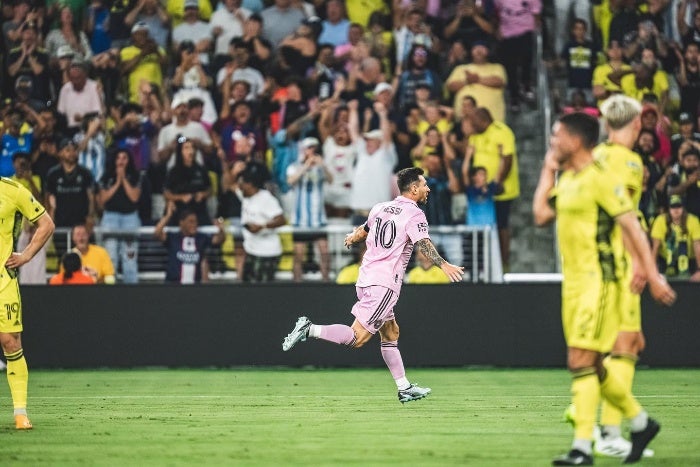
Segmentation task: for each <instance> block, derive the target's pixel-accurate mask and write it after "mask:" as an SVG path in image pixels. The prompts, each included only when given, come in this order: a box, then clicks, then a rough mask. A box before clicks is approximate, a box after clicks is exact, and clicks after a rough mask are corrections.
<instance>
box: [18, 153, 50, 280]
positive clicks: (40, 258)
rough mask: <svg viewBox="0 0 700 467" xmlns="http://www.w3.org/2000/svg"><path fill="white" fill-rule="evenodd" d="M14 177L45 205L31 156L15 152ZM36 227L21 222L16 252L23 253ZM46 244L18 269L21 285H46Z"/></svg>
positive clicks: (40, 183)
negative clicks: (33, 171) (32, 166)
mask: <svg viewBox="0 0 700 467" xmlns="http://www.w3.org/2000/svg"><path fill="white" fill-rule="evenodd" d="M12 162H13V164H14V166H15V175H14V176H13V177H12V179H13V180H15V181H16V182H17V183H19V184H21V185H22V186H24V187H25V188H26V189H27V190H29V192H30V193H31V194H32V196H34V198H35V199H36V200H38V201H39V202H40V203H41V204H42V205H46V200H45V196H44V191H43V184H42V182H41V177H39V176H38V175H35V174H34V173H32V168H31V156H30V154H28V153H26V152H16V153H14V154H13V156H12ZM34 232H36V226H34V224H32V223H31V222H28V221H27V220H26V219H24V220H23V221H22V230H21V232H20V234H19V238H18V239H17V251H23V250H24V249H25V248H26V247H27V245H29V243H30V242H31V240H32V237H33V236H34ZM46 248H47V246H46V244H45V245H44V246H42V247H41V249H40V250H39V251H38V252H37V254H36V255H34V257H33V258H32V259H31V260H29V262H27V263H25V264H23V265H22V266H20V268H19V280H20V283H21V284H41V285H45V284H46Z"/></svg>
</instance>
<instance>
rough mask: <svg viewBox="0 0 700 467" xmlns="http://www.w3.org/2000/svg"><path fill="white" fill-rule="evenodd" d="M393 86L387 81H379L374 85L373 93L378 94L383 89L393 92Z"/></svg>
mask: <svg viewBox="0 0 700 467" xmlns="http://www.w3.org/2000/svg"><path fill="white" fill-rule="evenodd" d="M393 90H394V88H392V87H391V84H389V83H379V84H377V85H376V86H375V87H374V95H375V96H376V95H378V94H380V93H382V92H384V91H390V92H393Z"/></svg>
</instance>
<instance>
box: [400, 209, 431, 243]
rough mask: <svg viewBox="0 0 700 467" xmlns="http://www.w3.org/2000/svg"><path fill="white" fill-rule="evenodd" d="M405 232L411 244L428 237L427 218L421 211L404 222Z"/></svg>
mask: <svg viewBox="0 0 700 467" xmlns="http://www.w3.org/2000/svg"><path fill="white" fill-rule="evenodd" d="M406 234H407V235H408V238H409V240H411V243H412V244H415V243H416V242H417V241H418V240H423V239H424V238H430V235H429V234H428V220H427V219H426V218H425V213H424V212H423V211H421V212H419V213H417V214H416V215H415V216H413V217H412V218H411V219H409V221H408V223H406Z"/></svg>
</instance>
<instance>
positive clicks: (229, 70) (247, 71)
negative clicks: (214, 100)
mask: <svg viewBox="0 0 700 467" xmlns="http://www.w3.org/2000/svg"><path fill="white" fill-rule="evenodd" d="M229 50H230V54H231V55H230V57H229V60H228V61H227V62H226V64H225V65H224V66H223V67H222V68H221V69H220V70H219V72H218V73H217V74H216V85H217V86H218V87H219V89H220V91H221V94H222V95H223V93H224V90H223V87H224V86H230V85H231V84H232V83H234V82H236V81H245V82H247V83H248V85H249V86H250V89H249V91H248V96H246V98H247V99H248V100H253V99H257V98H258V97H260V95H261V94H262V93H263V91H264V89H265V78H263V75H262V73H260V72H259V71H258V70H256V69H255V68H253V67H251V66H249V65H248V59H249V58H250V49H249V48H248V45H247V44H246V43H245V42H243V39H241V38H240V37H235V38H233V39H231V45H230V48H229Z"/></svg>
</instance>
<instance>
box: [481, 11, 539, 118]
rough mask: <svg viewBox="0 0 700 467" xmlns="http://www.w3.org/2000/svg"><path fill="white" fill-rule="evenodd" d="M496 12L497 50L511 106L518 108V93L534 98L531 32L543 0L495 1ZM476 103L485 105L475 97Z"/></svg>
mask: <svg viewBox="0 0 700 467" xmlns="http://www.w3.org/2000/svg"><path fill="white" fill-rule="evenodd" d="M494 3H495V5H496V12H497V13H498V31H499V37H500V38H501V41H500V44H499V50H500V51H501V53H500V54H501V57H500V58H501V63H503V66H504V67H505V69H506V73H507V75H508V92H509V94H510V109H511V111H513V112H519V111H520V93H521V92H522V93H523V97H524V98H525V100H527V101H534V99H535V94H534V92H533V90H532V51H533V50H534V47H533V40H534V32H535V31H536V30H537V29H538V28H539V23H540V12H541V11H542V2H541V1H540V0H530V1H527V2H523V1H522V0H494ZM476 98H477V100H478V101H479V105H484V103H483V102H481V99H479V97H478V96H476Z"/></svg>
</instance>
